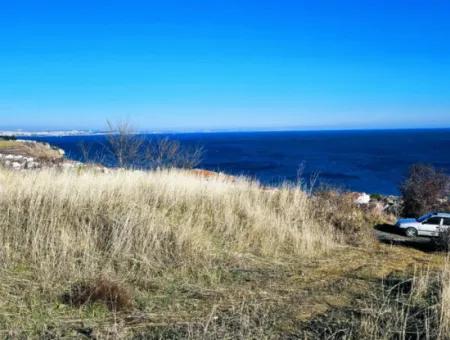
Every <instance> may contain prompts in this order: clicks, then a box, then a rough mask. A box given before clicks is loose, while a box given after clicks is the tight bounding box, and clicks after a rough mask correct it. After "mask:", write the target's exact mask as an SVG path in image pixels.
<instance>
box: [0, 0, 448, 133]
mask: <svg viewBox="0 0 450 340" xmlns="http://www.w3.org/2000/svg"><path fill="white" fill-rule="evenodd" d="M448 13H450V3H448V2H445V1H433V2H427V3H425V2H421V1H392V2H389V3H381V2H373V3H372V2H370V3H368V2H365V3H361V2H358V1H328V2H326V3H321V4H319V3H317V2H314V3H313V2H306V1H265V2H264V3H261V2H257V1H253V0H252V1H246V2H245V3H242V2H237V1H226V2H225V1H190V2H181V1H166V2H164V3H156V2H153V1H150V2H144V1H136V0H131V1H127V2H123V1H96V2H95V3H93V2H89V1H78V2H76V3H61V2H57V1H39V2H38V1H29V2H27V4H26V5H25V4H24V3H16V2H8V3H5V4H3V5H2V11H1V12H0V30H1V32H2V33H1V34H0V52H1V53H0V77H1V79H2V81H1V82H0V118H1V119H0V130H8V129H11V130H12V129H24V130H56V129H60V130H66V129H83V130H90V129H92V130H99V129H100V130H101V129H102V128H104V126H105V121H106V119H111V120H113V121H114V120H122V119H130V121H132V123H133V124H135V125H136V127H137V128H138V129H139V130H150V131H158V130H166V131H167V130H168V131H204V130H249V131H250V130H293V129H303V130H305V129H306V130H308V129H310V130H311V129H312V130H320V129H368V128H377V129H379V128H447V127H450V58H449V56H450V44H449V43H448V42H449V38H448V37H449V36H450V20H448Z"/></svg>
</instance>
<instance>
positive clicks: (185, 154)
mask: <svg viewBox="0 0 450 340" xmlns="http://www.w3.org/2000/svg"><path fill="white" fill-rule="evenodd" d="M203 152H204V151H203V148H202V147H194V148H187V147H182V145H181V144H180V142H179V141H177V140H171V139H169V138H167V137H166V138H162V139H158V140H156V141H152V142H150V143H149V145H148V146H147V148H146V153H145V158H146V164H148V167H149V168H153V169H158V168H159V169H164V168H183V169H192V168H194V167H196V166H197V165H199V164H200V161H201V159H202V157H203Z"/></svg>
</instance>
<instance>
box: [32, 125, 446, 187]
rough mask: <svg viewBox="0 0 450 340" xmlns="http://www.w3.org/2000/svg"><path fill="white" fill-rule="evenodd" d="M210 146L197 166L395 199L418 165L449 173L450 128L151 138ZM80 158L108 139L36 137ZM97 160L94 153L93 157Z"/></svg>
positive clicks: (266, 180)
mask: <svg viewBox="0 0 450 340" xmlns="http://www.w3.org/2000/svg"><path fill="white" fill-rule="evenodd" d="M162 137H169V138H171V139H175V140H178V141H179V142H180V143H181V145H182V146H185V147H189V148H191V147H196V146H201V147H203V148H204V155H203V159H202V161H201V163H200V164H199V165H198V168H202V169H207V170H213V171H221V172H225V173H227V174H231V175H244V176H248V177H250V178H252V179H255V180H258V181H260V182H261V183H263V184H264V185H269V186H270V185H273V186H276V185H280V184H282V183H285V182H288V183H291V184H295V183H300V182H302V183H304V184H306V185H310V186H314V187H323V186H330V187H335V188H338V189H342V190H351V191H358V192H367V193H379V194H383V195H397V194H398V193H399V189H398V188H399V185H400V183H401V182H402V181H403V180H404V178H405V176H406V175H407V172H408V168H409V167H410V166H411V165H412V164H414V163H424V164H431V165H433V166H435V167H436V168H439V169H441V170H442V171H444V172H446V173H449V174H450V129H423V130H347V131H284V132H220V133H178V134H166V135H161V134H157V135H155V134H152V135H146V136H145V138H148V139H155V138H162ZM32 139H34V140H40V141H45V142H49V143H51V144H53V145H55V146H58V147H60V148H62V149H64V150H65V151H66V155H67V156H68V157H69V158H71V159H74V160H81V159H82V152H81V146H80V145H82V144H84V145H88V146H89V147H90V148H91V149H92V148H94V149H95V148H98V147H99V146H100V145H102V143H104V142H105V136H102V135H91V136H63V137H49V136H46V137H33V138H32ZM94 154H95V153H94Z"/></svg>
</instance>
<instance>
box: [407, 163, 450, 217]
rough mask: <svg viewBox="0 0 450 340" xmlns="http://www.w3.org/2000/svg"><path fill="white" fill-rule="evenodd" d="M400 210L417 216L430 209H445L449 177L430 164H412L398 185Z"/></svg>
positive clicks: (449, 182) (448, 191) (449, 184)
mask: <svg viewBox="0 0 450 340" xmlns="http://www.w3.org/2000/svg"><path fill="white" fill-rule="evenodd" d="M400 192H401V194H402V198H403V207H402V212H403V214H404V215H405V216H410V217H417V216H420V215H423V214H426V213H428V212H430V211H435V210H440V209H446V208H447V207H448V197H449V193H450V177H449V176H447V175H446V174H445V173H443V172H441V171H439V170H436V169H435V168H434V167H432V166H430V165H424V164H414V165H412V166H411V168H410V169H409V174H408V177H407V178H406V180H405V181H404V182H403V183H402V184H401V186H400Z"/></svg>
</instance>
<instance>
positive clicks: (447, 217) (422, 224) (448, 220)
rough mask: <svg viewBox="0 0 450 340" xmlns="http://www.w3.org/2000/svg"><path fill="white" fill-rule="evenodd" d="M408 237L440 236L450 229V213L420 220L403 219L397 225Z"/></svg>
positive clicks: (429, 215) (433, 214)
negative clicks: (440, 233)
mask: <svg viewBox="0 0 450 340" xmlns="http://www.w3.org/2000/svg"><path fill="white" fill-rule="evenodd" d="M395 226H396V227H397V228H398V229H399V230H400V231H402V232H404V233H405V235H406V236H408V237H416V236H438V235H439V232H441V231H443V230H446V229H447V228H450V213H438V212H436V213H430V214H427V215H424V216H421V217H419V218H401V219H399V220H398V221H397V223H396V225H395Z"/></svg>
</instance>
